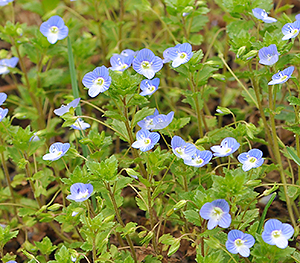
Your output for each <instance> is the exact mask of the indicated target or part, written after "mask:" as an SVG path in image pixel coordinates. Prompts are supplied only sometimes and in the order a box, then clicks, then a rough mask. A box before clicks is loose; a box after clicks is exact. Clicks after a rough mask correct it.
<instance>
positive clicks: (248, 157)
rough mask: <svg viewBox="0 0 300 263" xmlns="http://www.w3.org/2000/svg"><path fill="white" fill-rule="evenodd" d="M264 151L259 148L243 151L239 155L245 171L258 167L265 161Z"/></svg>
mask: <svg viewBox="0 0 300 263" xmlns="http://www.w3.org/2000/svg"><path fill="white" fill-rule="evenodd" d="M262 155H263V153H262V151H261V150H258V149H252V150H250V151H249V152H246V153H241V154H240V155H239V156H238V160H239V162H240V163H242V164H243V167H242V169H243V171H245V172H247V171H249V170H251V169H252V168H257V167H259V166H261V165H262V164H263V163H264V159H263V158H262Z"/></svg>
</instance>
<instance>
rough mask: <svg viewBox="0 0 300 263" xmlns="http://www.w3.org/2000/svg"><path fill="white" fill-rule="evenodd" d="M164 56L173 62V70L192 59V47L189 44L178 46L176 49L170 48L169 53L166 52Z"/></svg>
mask: <svg viewBox="0 0 300 263" xmlns="http://www.w3.org/2000/svg"><path fill="white" fill-rule="evenodd" d="M163 55H164V57H165V56H166V57H165V58H166V59H167V60H172V61H173V62H172V67H173V68H177V67H179V66H180V65H181V64H184V63H186V62H188V61H189V60H190V59H191V58H192V56H193V52H192V46H191V44H189V43H183V44H177V45H176V46H175V47H171V48H168V49H167V52H166V50H165V52H164V54H163Z"/></svg>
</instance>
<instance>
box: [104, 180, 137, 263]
mask: <svg viewBox="0 0 300 263" xmlns="http://www.w3.org/2000/svg"><path fill="white" fill-rule="evenodd" d="M105 185H106V189H107V190H108V194H109V197H110V200H111V202H112V204H113V207H114V210H115V213H116V217H117V220H118V222H119V224H120V225H121V226H122V227H125V224H124V222H123V220H122V218H121V215H120V212H119V209H118V205H117V202H116V199H115V197H114V194H113V192H112V190H111V187H110V185H109V183H107V184H105ZM125 237H126V241H127V243H128V245H129V247H130V251H131V255H132V257H133V260H134V262H135V263H137V262H138V260H137V256H136V253H135V250H134V247H133V243H132V241H131V239H130V237H129V235H128V234H127V235H126V236H125Z"/></svg>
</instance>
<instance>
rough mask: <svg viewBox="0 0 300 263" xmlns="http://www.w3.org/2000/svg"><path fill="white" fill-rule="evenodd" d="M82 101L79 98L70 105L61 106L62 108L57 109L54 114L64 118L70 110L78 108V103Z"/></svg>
mask: <svg viewBox="0 0 300 263" xmlns="http://www.w3.org/2000/svg"><path fill="white" fill-rule="evenodd" d="M79 101H80V98H77V99H75V100H72V101H71V102H70V103H69V104H67V105H61V106H60V108H58V109H55V110H54V113H55V114H56V115H57V116H62V115H64V114H65V113H67V112H69V110H70V109H71V108H74V109H75V108H76V107H77V105H78V103H79Z"/></svg>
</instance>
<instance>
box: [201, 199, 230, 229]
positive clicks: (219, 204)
mask: <svg viewBox="0 0 300 263" xmlns="http://www.w3.org/2000/svg"><path fill="white" fill-rule="evenodd" d="M200 216H201V217H202V218H204V219H206V220H208V224H207V229H209V230H211V229H213V228H215V227H216V226H217V225H219V226H220V227H223V228H227V227H229V226H230V223H231V215H230V214H229V204H228V203H227V202H226V200H224V199H217V200H214V201H212V202H211V203H205V204H204V205H203V206H202V207H201V209H200Z"/></svg>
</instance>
